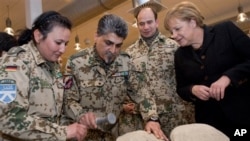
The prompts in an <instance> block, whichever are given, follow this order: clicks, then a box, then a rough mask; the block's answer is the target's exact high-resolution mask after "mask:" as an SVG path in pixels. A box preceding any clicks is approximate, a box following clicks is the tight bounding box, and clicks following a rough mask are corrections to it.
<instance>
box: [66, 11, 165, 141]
mask: <svg viewBox="0 0 250 141" xmlns="http://www.w3.org/2000/svg"><path fill="white" fill-rule="evenodd" d="M127 32H128V27H127V24H126V22H125V21H124V20H123V19H121V18H120V17H118V16H116V15H113V14H109V15H104V16H103V17H102V18H101V19H100V20H99V23H98V27H97V33H96V36H95V44H94V46H93V47H92V48H86V49H84V50H81V51H80V52H78V53H76V54H74V55H72V56H71V57H70V58H69V59H68V61H67V64H66V72H67V74H66V75H71V74H73V75H74V76H75V79H76V84H77V86H78V87H77V88H76V87H71V89H67V90H66V91H65V93H66V94H65V96H66V100H65V102H66V104H65V105H66V106H65V113H66V114H67V115H68V118H69V119H71V120H73V121H78V122H80V123H82V124H84V125H87V127H88V128H89V130H88V135H87V137H86V138H85V140H86V141H101V140H102V141H103V140H105V141H114V140H115V139H116V137H117V136H119V133H118V132H117V131H118V130H117V126H119V125H118V124H117V123H115V124H107V123H102V124H98V125H97V124H96V122H95V120H96V118H97V117H105V116H106V115H108V114H109V113H114V115H115V116H116V117H118V116H119V115H120V112H121V110H122V102H123V100H124V98H125V97H126V96H127V95H128V94H129V93H130V91H134V90H135V91H136V90H137V89H138V87H142V86H140V84H138V83H135V84H133V81H135V80H133V79H134V78H136V77H135V76H133V74H134V73H133V72H131V71H130V70H131V67H132V66H131V65H130V63H129V59H130V58H129V56H128V55H127V54H126V53H122V52H120V49H121V46H122V43H123V40H124V39H125V38H126V36H127ZM136 82H137V81H136ZM144 89H145V88H143V87H142V88H141V89H140V91H138V92H137V91H136V94H137V93H138V94H137V95H136V94H135V93H131V95H130V97H131V99H133V100H134V101H135V102H137V103H140V113H141V116H142V118H143V120H144V121H147V120H148V119H149V118H150V117H151V116H156V117H158V115H157V113H156V105H155V102H154V100H153V99H151V98H150V97H149V94H148V93H145V92H147V91H144ZM145 128H146V130H147V131H148V132H152V133H154V134H155V135H156V137H158V138H165V139H166V137H165V135H164V134H163V132H162V131H161V129H160V124H158V123H146V122H145Z"/></svg>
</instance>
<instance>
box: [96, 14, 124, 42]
mask: <svg viewBox="0 0 250 141" xmlns="http://www.w3.org/2000/svg"><path fill="white" fill-rule="evenodd" d="M108 33H115V34H116V35H117V36H119V37H121V38H123V39H125V38H126V37H127V35H128V26H127V23H126V22H125V21H124V20H123V19H122V18H121V17H119V16H116V15H114V14H107V15H104V16H103V17H102V18H101V19H100V20H99V22H98V27H97V35H98V36H101V35H106V34H108Z"/></svg>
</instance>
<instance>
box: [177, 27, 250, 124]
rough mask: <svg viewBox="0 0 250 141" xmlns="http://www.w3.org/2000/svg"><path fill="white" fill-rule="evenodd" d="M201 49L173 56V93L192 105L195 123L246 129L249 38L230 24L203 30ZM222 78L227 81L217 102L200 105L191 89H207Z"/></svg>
mask: <svg viewBox="0 0 250 141" xmlns="http://www.w3.org/2000/svg"><path fill="white" fill-rule="evenodd" d="M203 29H204V40H203V44H202V46H201V49H199V50H198V51H194V50H193V48H192V47H191V46H186V47H180V48H178V50H177V51H176V53H175V71H176V80H177V93H178V95H179V96H180V97H182V98H183V99H184V100H187V101H192V102H194V104H195V109H196V120H197V122H205V123H210V124H212V125H214V126H221V125H222V126H223V125H224V124H230V125H250V117H249V116H248V115H250V80H249V79H250V38H249V37H248V36H247V35H246V34H245V33H244V32H243V31H241V30H240V29H239V28H238V27H237V26H235V25H234V24H233V23H232V22H224V23H220V24H217V25H215V26H213V27H207V26H204V27H203ZM222 75H226V76H228V77H229V78H230V80H231V84H230V86H228V87H227V88H226V91H225V97H224V99H223V100H221V101H216V100H214V99H210V100H208V101H201V100H199V99H198V98H196V97H195V96H193V95H192V94H191V88H192V86H193V85H206V86H210V85H211V84H212V83H213V82H215V81H216V80H218V79H219V78H220V77H221V76H222Z"/></svg>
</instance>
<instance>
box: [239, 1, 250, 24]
mask: <svg viewBox="0 0 250 141" xmlns="http://www.w3.org/2000/svg"><path fill="white" fill-rule="evenodd" d="M238 12H239V14H238V16H237V22H245V21H247V20H248V17H247V14H246V13H244V12H243V7H242V6H241V5H239V7H238Z"/></svg>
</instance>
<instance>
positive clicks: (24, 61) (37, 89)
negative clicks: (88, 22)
mask: <svg viewBox="0 0 250 141" xmlns="http://www.w3.org/2000/svg"><path fill="white" fill-rule="evenodd" d="M27 30H29V32H25V33H29V34H28V35H27V36H26V37H27V40H31V39H32V41H30V42H29V43H28V44H24V45H22V46H19V47H13V48H11V49H10V50H9V51H8V53H6V54H4V55H3V56H2V58H1V60H0V62H1V67H0V107H1V108H0V121H1V122H0V131H1V132H0V133H1V134H0V136H1V137H0V138H2V139H0V140H12V141H17V140H25V141H27V140H44V141H48V140H50V141H65V140H66V139H71V138H72V139H73V138H75V139H77V140H82V139H83V138H84V137H85V136H86V134H87V128H86V126H84V125H81V124H78V123H74V124H71V125H69V126H60V125H59V124H58V123H59V118H60V116H61V112H62V104H63V91H64V87H63V86H64V84H63V77H62V73H61V72H60V71H59V65H58V64H57V63H56V62H57V59H58V57H59V56H60V55H61V54H62V53H63V52H64V51H65V47H66V44H67V42H68V40H69V37H70V32H71V31H70V30H71V22H70V21H69V20H68V18H66V17H64V16H62V15H60V14H59V13H57V12H54V11H48V12H45V13H43V14H41V15H40V16H39V17H38V18H37V19H36V20H35V22H34V24H33V26H32V29H31V30H30V29H27Z"/></svg>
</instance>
